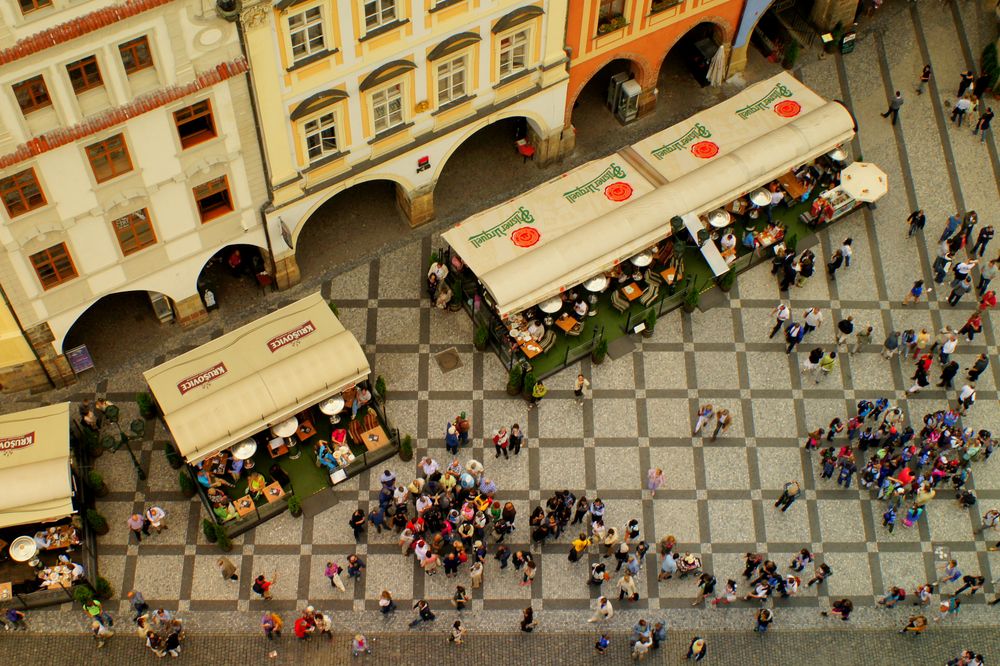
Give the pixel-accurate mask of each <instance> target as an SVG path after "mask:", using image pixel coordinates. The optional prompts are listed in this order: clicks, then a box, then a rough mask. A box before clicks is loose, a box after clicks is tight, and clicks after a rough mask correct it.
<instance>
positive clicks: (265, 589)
mask: <svg viewBox="0 0 1000 666" xmlns="http://www.w3.org/2000/svg"><path fill="white" fill-rule="evenodd" d="M277 582H278V574H275V575H274V578H272V579H271V580H267V579H266V578H265V577H264V574H261V575H259V576H257V578H256V579H254V582H253V585H252V586H251V589H253V591H254V592H256V593H257V594H259V595H260V597H261V598H262V599H263V600H264V601H270V600H271V598H272V597H271V588H272V587H273V586H274V584H275V583H277Z"/></svg>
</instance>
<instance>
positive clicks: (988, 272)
mask: <svg viewBox="0 0 1000 666" xmlns="http://www.w3.org/2000/svg"><path fill="white" fill-rule="evenodd" d="M998 272H1000V268H998V261H997V260H996V259H994V260H993V261H991V262H990V263H988V264H986V265H985V266H983V268H982V269H981V270H980V271H979V283H978V284H977V285H976V291H978V292H979V293H980V294H982V293H984V292H985V291H986V288H987V287H988V286H989V284H990V282H992V281H993V280H994V279H995V278H996V276H997V273H998Z"/></svg>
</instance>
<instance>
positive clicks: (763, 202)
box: [750, 187, 771, 207]
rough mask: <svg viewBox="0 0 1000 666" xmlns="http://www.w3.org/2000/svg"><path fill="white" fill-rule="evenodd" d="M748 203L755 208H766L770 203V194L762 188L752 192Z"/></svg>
mask: <svg viewBox="0 0 1000 666" xmlns="http://www.w3.org/2000/svg"><path fill="white" fill-rule="evenodd" d="M750 201H752V202H753V204H754V205H755V206H758V207H759V206H767V205H768V204H770V203H771V193H770V192H768V191H767V190H766V189H764V188H763V187H762V188H760V189H757V190H754V192H753V194H751V195H750Z"/></svg>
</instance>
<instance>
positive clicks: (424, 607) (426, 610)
mask: <svg viewBox="0 0 1000 666" xmlns="http://www.w3.org/2000/svg"><path fill="white" fill-rule="evenodd" d="M413 610H414V611H416V613H417V617H416V618H415V619H414V620H413V621H411V622H410V628H411V629H412V628H413V627H415V626H417V625H418V624H420V623H422V622H433V621H434V620H436V619H437V616H436V615H434V612H433V611H431V606H430V604H428V603H427V602H426V601H424V600H423V599H418V600H417V601H415V602H414V603H413Z"/></svg>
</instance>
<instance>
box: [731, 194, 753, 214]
mask: <svg viewBox="0 0 1000 666" xmlns="http://www.w3.org/2000/svg"><path fill="white" fill-rule="evenodd" d="M749 208H750V204H748V203H747V202H746V200H745V199H743V198H739V199H735V200H733V201H730V202H729V203H727V204H726V205H725V210H726V211H727V212H730V213H732V214H734V215H743V214H744V213H746V212H747V210H749Z"/></svg>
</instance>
